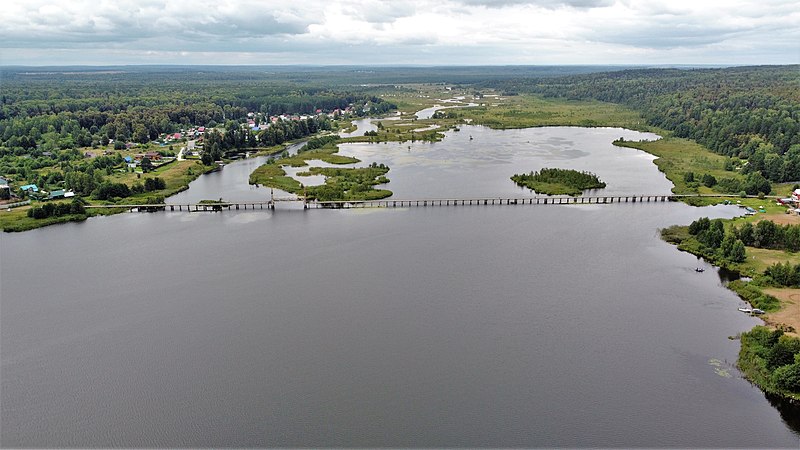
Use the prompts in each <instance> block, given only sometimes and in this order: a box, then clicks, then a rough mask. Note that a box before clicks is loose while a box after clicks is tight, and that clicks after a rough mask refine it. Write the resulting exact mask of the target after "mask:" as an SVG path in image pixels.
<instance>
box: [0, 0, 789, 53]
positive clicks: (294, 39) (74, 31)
mask: <svg viewBox="0 0 800 450" xmlns="http://www.w3.org/2000/svg"><path fill="white" fill-rule="evenodd" d="M6 3H9V4H7V5H3V7H2V8H0V64H52V63H58V64H67V63H74V64H81V63H90V64H98V63H103V64H105V63H109V64H110V63H187V64H196V63H208V62H214V63H221V64H225V63H229V64H238V63H243V62H246V63H253V64H256V63H258V64H268V63H270V61H273V62H275V63H278V62H279V63H300V64H303V63H322V64H326V63H340V64H342V63H344V64H370V63H381V64H391V63H394V64H563V63H570V64H583V63H587V64H588V63H644V64H648V63H652V64H656V63H659V64H663V63H676V64H677V63H720V64H760V63H764V64H776V63H777V64H789V63H798V62H800V49H799V48H798V47H800V46H799V45H798V44H797V43H798V42H800V8H798V7H797V2H796V1H795V0H727V1H705V2H703V1H697V0H650V1H642V0H533V1H521V0H499V1H491V0H411V1H383V0H363V1H362V0H310V1H302V2H287V1H285V0H280V1H276V0H267V1H260V0H141V1H140V0H92V1H88V0H72V1H69V2H64V1H56V0H26V1H25V2H22V1H19V2H16V1H15V2H13V3H11V2H6ZM96 59H102V60H103V61H104V62H98V61H96ZM262 60H263V61H262Z"/></svg>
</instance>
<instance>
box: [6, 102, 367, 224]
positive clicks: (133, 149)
mask: <svg viewBox="0 0 800 450" xmlns="http://www.w3.org/2000/svg"><path fill="white" fill-rule="evenodd" d="M352 111H353V107H352V106H348V107H346V108H343V109H339V108H336V109H333V110H332V111H330V112H324V111H322V110H321V109H317V110H316V112H315V114H313V115H309V114H280V115H272V116H270V115H266V114H263V113H259V112H248V113H247V116H246V119H243V120H241V122H240V124H239V126H240V128H241V129H242V130H249V131H250V132H251V133H254V134H256V133H259V132H262V131H265V130H267V129H268V128H269V127H270V126H271V125H273V124H276V123H278V122H281V121H285V122H288V121H302V120H308V119H310V118H329V119H333V120H335V119H339V118H341V117H343V116H349V115H350V114H351V113H352ZM212 130H215V131H218V132H220V133H224V132H225V129H224V127H222V126H219V125H217V126H214V127H207V126H202V125H194V126H189V127H186V128H181V129H180V131H177V132H173V133H161V134H160V135H159V136H158V139H155V140H153V141H150V142H148V143H146V144H140V143H136V142H130V141H128V142H124V143H123V142H117V141H115V140H114V139H109V140H108V145H106V146H104V147H105V148H102V149H101V148H95V147H91V148H84V149H81V152H82V156H83V158H84V159H86V160H91V159H94V158H98V157H117V156H119V157H121V162H120V164H118V165H115V166H114V168H113V170H114V171H116V172H131V173H136V174H137V177H141V175H143V174H145V173H148V172H151V171H153V170H155V169H158V168H160V167H163V166H166V165H168V164H171V163H172V162H174V161H183V160H200V157H201V155H202V152H203V143H204V137H205V134H206V133H207V132H210V131H212ZM41 155H42V156H43V157H49V158H54V157H55V155H54V154H53V153H52V152H42V153H41ZM217 163H218V164H219V165H222V164H224V162H223V161H217ZM75 196H76V193H75V192H74V191H73V190H72V189H69V188H68V186H65V181H64V180H61V181H59V182H56V183H55V186H53V184H49V185H48V186H46V187H45V186H40V185H39V184H36V183H26V184H19V183H15V179H14V177H13V175H5V174H0V207H1V208H4V209H11V208H15V207H19V206H25V205H29V204H30V202H31V200H36V201H49V200H59V199H65V198H73V197H75Z"/></svg>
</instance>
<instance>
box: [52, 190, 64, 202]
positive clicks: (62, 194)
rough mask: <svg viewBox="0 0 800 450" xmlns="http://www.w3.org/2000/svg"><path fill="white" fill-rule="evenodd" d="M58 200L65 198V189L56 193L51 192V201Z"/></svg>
mask: <svg viewBox="0 0 800 450" xmlns="http://www.w3.org/2000/svg"><path fill="white" fill-rule="evenodd" d="M56 198H64V190H63V189H57V190H55V191H50V199H51V200H53V199H56Z"/></svg>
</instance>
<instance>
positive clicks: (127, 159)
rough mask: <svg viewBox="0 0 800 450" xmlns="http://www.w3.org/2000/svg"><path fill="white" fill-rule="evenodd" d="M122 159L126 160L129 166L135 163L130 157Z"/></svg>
mask: <svg viewBox="0 0 800 450" xmlns="http://www.w3.org/2000/svg"><path fill="white" fill-rule="evenodd" d="M122 159H124V160H125V162H126V163H128V164H130V163H132V162H133V158H131V157H130V156H126V157H124V158H122Z"/></svg>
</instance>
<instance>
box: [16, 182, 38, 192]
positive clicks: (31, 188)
mask: <svg viewBox="0 0 800 450" xmlns="http://www.w3.org/2000/svg"><path fill="white" fill-rule="evenodd" d="M19 189H20V190H21V191H23V192H39V186H36V185H35V184H26V185H25V186H20V188H19Z"/></svg>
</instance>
